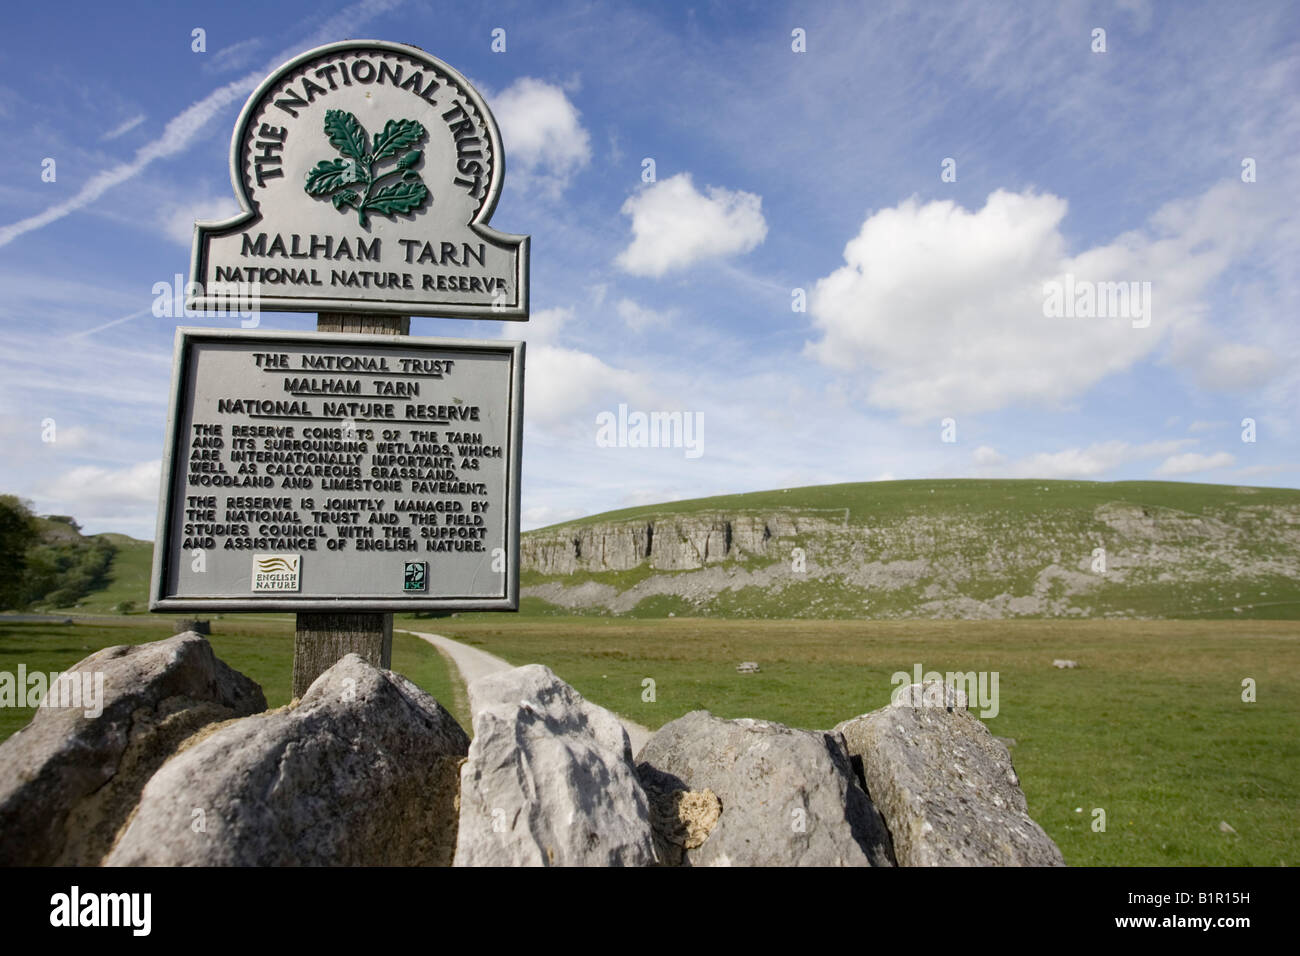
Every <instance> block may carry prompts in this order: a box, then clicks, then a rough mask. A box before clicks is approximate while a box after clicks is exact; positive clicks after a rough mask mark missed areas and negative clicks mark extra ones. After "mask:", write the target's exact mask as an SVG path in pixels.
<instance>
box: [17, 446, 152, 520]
mask: <svg viewBox="0 0 1300 956" xmlns="http://www.w3.org/2000/svg"><path fill="white" fill-rule="evenodd" d="M161 470H162V462H161V461H160V460H158V459H153V460H151V461H142V462H140V463H138V464H135V465H129V466H127V467H125V468H103V467H100V466H98V465H81V466H79V467H76V468H72V469H69V470H68V471H65V472H64V473H63V474H62V475H59V476H58V477H57V478H55V479H54V481H53V482H51V483H50V484H49V485H48V486H47V487H46V488H45V489H43V490H42V491H41V492H40V493H38V494H36V495H34V496H33V497H35V498H37V500H38V501H40V502H42V503H44V502H51V503H53V505H54V508H55V510H60V509H61V510H62V511H63V512H64V513H67V514H74V515H78V516H80V515H86V516H87V517H89V516H91V515H98V514H104V513H124V512H130V511H134V510H136V509H137V508H138V507H139V506H140V505H149V506H150V507H152V506H154V504H155V503H156V502H157V500H158V482H159V478H160V475H161Z"/></svg>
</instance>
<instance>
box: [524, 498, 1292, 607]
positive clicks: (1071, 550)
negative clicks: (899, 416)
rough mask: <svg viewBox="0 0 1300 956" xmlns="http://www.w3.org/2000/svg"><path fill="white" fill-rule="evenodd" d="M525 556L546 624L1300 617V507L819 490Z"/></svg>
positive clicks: (600, 534)
mask: <svg viewBox="0 0 1300 956" xmlns="http://www.w3.org/2000/svg"><path fill="white" fill-rule="evenodd" d="M1096 549H1104V567H1105V570H1104V571H1102V570H1100V568H1101V567H1102V555H1101V554H1100V552H1098V553H1096V554H1094V552H1095V550H1096ZM800 551H801V552H802V556H803V564H802V569H800V566H799V563H798V559H799V556H800ZM522 555H523V559H522V560H523V569H524V570H523V575H522V583H523V585H524V588H523V594H524V596H525V598H527V599H529V601H528V604H529V606H530V609H531V610H535V611H543V612H547V611H549V612H553V613H597V614H609V613H618V614H628V615H631V616H642V617H662V616H667V615H669V614H676V615H717V616H726V617H808V618H836V617H852V618H857V617H866V618H907V617H924V618H1004V617H1130V618H1133V617H1137V618H1145V617H1171V618H1180V617H1188V618H1202V619H1203V618H1214V617H1221V618H1243V617H1253V618H1300V491H1297V490H1293V489H1278V488H1250V487H1238V486H1230V485H1202V484H1188V483H1180V482H1115V483H1103V482H1085V481H1043V480H1037V481H1034V480H1017V481H982V480H953V481H889V482H870V483H859V484H842V485H821V486H814V487H809V488H790V489H782V490H777V491H766V492H756V493H754V494H746V495H730V496H724V497H715V498H700V499H695V500H692V501H679V502H673V503H670V504H665V505H660V506H652V507H642V508H632V509H627V510H623V511H613V512H608V513H606V514H600V515H594V516H592V517H589V518H584V519H582V520H579V521H574V522H568V523H565V524H561V525H554V526H551V527H548V528H542V529H539V530H537V531H531V532H528V533H527V534H525V535H524V536H523V541H522Z"/></svg>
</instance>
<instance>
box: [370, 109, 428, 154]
mask: <svg viewBox="0 0 1300 956" xmlns="http://www.w3.org/2000/svg"><path fill="white" fill-rule="evenodd" d="M423 138H424V127H423V126H422V125H421V124H419V123H417V122H416V121H415V120H409V119H402V120H389V121H388V122H387V123H385V124H384V131H383V132H382V133H376V134H375V146H374V149H373V150H371V152H372V153H374V157H375V162H378V161H379V160H381V159H387V158H388V157H389V156H396V155H397V154H398V153H399V152H400V151H401V150H404V149H410V148H411V147H412V146H414V145H415V144H416V143H418V142H419V141H420V140H421V139H423Z"/></svg>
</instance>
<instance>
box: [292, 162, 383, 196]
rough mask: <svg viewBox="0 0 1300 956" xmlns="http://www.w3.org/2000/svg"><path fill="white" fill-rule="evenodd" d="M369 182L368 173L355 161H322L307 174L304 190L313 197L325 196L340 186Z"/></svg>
mask: <svg viewBox="0 0 1300 956" xmlns="http://www.w3.org/2000/svg"><path fill="white" fill-rule="evenodd" d="M369 181H370V180H369V178H368V177H367V176H366V171H365V170H364V169H362V168H361V167H360V166H359V165H358V164H357V161H356V160H355V159H322V160H321V161H320V162H319V163H317V164H316V166H315V167H314V168H313V169H312V170H311V171H309V172H308V173H307V185H306V186H305V187H304V188H306V190H307V192H308V193H309V194H310V195H312V196H324V195H326V194H328V193H332V192H334V190H336V189H338V188H339V187H340V186H350V185H351V184H352V183H365V182H369Z"/></svg>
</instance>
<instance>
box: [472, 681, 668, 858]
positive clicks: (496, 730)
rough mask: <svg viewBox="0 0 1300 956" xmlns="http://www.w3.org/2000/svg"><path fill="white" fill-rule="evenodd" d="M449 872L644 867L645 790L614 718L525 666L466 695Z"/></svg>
mask: <svg viewBox="0 0 1300 956" xmlns="http://www.w3.org/2000/svg"><path fill="white" fill-rule="evenodd" d="M469 691H470V698H471V700H473V701H474V707H475V713H474V742H473V743H472V744H471V745H470V748H469V759H468V760H467V761H466V762H465V765H464V766H463V767H462V768H461V811H460V830H459V836H458V840H457V847H456V866H649V865H652V864H654V863H655V862H656V856H655V850H654V840H653V836H652V833H651V828H650V816H649V813H650V810H649V804H648V801H647V799H646V794H645V791H644V790H642V788H641V784H640V782H639V781H638V780H637V775H636V770H635V768H634V766H633V764H632V754H631V748H630V746H629V744H628V737H627V732H626V731H625V730H624V729H623V725H622V724H621V723H619V720H618V718H617V717H615V716H614V715H613V714H612V713H610V712H609V711H607V710H605V709H604V708H603V707H598V706H597V705H595V704H592V703H590V702H589V701H587V700H584V699H583V697H582V695H580V694H579V693H578V692H577V691H575V690H574V689H573V688H572V687H570V686H569V685H568V684H566V683H564V682H563V681H561V680H560V679H559V678H558V677H556V676H555V674H553V673H552V672H551V670H550V669H549V668H547V667H544V666H542V665H540V664H530V665H528V666H527V667H519V668H515V669H514V670H510V671H501V672H498V673H496V674H490V675H488V676H486V677H481V678H479V679H478V680H476V681H474V682H473V683H472V684H471V685H470V688H469Z"/></svg>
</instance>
